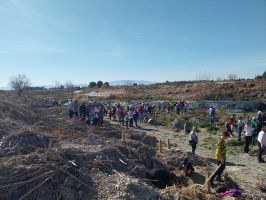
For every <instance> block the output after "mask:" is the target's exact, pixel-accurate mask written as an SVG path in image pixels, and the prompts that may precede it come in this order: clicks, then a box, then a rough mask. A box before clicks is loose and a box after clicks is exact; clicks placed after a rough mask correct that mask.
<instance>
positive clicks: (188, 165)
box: [179, 158, 194, 176]
mask: <svg viewBox="0 0 266 200" xmlns="http://www.w3.org/2000/svg"><path fill="white" fill-rule="evenodd" d="M179 170H183V171H184V173H185V174H184V176H190V175H191V173H192V172H194V168H193V166H192V162H191V161H189V160H188V158H185V159H184V160H183V162H182V164H181V165H180V166H179Z"/></svg>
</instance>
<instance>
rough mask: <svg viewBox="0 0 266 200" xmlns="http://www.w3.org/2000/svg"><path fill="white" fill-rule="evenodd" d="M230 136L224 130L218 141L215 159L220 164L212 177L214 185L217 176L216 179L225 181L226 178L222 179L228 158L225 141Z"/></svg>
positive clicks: (211, 180) (211, 181)
mask: <svg viewBox="0 0 266 200" xmlns="http://www.w3.org/2000/svg"><path fill="white" fill-rule="evenodd" d="M229 137H230V134H229V133H228V132H223V134H222V136H221V137H220V138H219V140H218V142H217V145H216V151H215V160H216V161H217V165H218V166H219V168H218V170H217V171H216V172H215V173H214V174H213V176H212V177H211V179H210V183H211V185H213V181H214V178H216V181H220V182H224V180H222V179H221V175H222V173H223V171H224V169H225V160H226V146H225V141H226V140H227V139H228V138H229Z"/></svg>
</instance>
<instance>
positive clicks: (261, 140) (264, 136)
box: [257, 122, 266, 163]
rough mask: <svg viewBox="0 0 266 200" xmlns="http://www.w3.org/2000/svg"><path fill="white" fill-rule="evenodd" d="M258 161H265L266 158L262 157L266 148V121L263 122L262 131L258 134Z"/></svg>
mask: <svg viewBox="0 0 266 200" xmlns="http://www.w3.org/2000/svg"><path fill="white" fill-rule="evenodd" d="M257 143H258V147H259V149H258V162H259V163H265V160H263V158H262V154H263V151H264V149H265V145H266V122H263V123H262V127H261V131H260V132H259V135H258V142H257Z"/></svg>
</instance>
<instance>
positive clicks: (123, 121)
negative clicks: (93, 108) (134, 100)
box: [119, 110, 126, 126]
mask: <svg viewBox="0 0 266 200" xmlns="http://www.w3.org/2000/svg"><path fill="white" fill-rule="evenodd" d="M125 116H126V114H125V112H124V111H123V110H122V111H121V112H120V114H119V118H120V122H122V124H123V126H124V125H125V120H124V118H125Z"/></svg>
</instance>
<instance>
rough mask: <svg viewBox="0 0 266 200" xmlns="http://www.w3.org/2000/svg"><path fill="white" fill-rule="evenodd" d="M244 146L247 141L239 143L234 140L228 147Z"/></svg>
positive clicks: (228, 143) (229, 142) (230, 141)
mask: <svg viewBox="0 0 266 200" xmlns="http://www.w3.org/2000/svg"><path fill="white" fill-rule="evenodd" d="M244 144H245V141H237V140H236V139H232V140H229V141H228V142H227V145H228V146H242V145H244Z"/></svg>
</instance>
